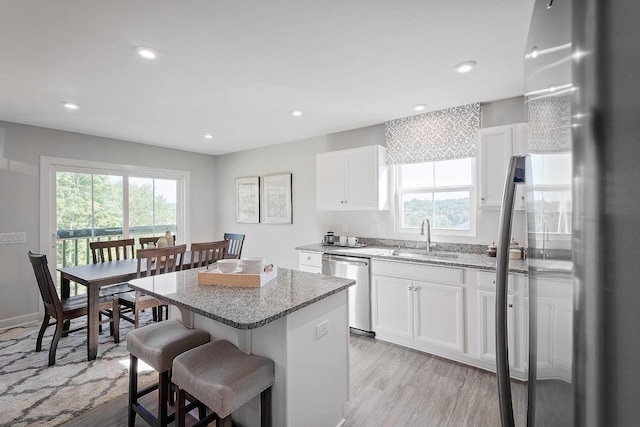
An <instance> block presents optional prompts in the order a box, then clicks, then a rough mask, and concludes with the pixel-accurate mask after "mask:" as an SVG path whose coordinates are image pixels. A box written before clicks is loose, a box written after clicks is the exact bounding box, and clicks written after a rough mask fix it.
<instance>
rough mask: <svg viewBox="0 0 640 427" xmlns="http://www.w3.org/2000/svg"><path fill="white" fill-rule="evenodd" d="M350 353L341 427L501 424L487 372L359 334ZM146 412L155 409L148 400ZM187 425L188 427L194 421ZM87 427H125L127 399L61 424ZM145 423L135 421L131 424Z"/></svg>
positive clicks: (520, 395) (517, 389)
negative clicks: (346, 393)
mask: <svg viewBox="0 0 640 427" xmlns="http://www.w3.org/2000/svg"><path fill="white" fill-rule="evenodd" d="M349 351H350V355H349V356H350V357H349V358H350V400H349V402H348V403H347V405H346V406H345V409H344V414H345V418H346V423H345V424H344V427H374V426H397V427H410V426H415V427H428V426H499V425H500V413H499V409H498V388H497V384H496V378H495V375H494V374H492V373H489V372H485V371H482V370H478V369H475V368H471V367H467V366H465V365H462V364H458V363H453V362H450V361H447V360H445V359H441V358H438V357H434V356H430V355H428V354H425V353H422V352H419V351H414V350H410V349H408V348H405V347H401V346H396V345H393V344H388V343H385V342H383V341H379V340H375V339H372V338H367V337H362V336H359V335H351V343H350V347H349ZM512 390H513V397H514V401H519V402H523V401H524V397H525V393H526V388H525V386H524V385H523V384H521V383H512ZM153 396H155V393H154V394H153ZM146 398H151V396H146ZM151 408H152V409H153V410H154V411H155V405H154V404H153V402H150V409H151ZM514 411H515V414H516V421H517V422H516V425H524V424H523V420H524V418H525V416H526V414H525V408H524V403H521V404H517V405H515V406H514ZM190 421H191V422H188V423H187V425H192V424H193V423H194V422H195V420H190ZM87 425H100V426H104V427H116V426H125V425H127V397H126V396H123V397H120V398H118V399H116V400H114V401H112V402H109V403H106V404H105V405H103V406H101V407H99V408H97V409H94V410H93V411H90V412H87V413H86V414H84V415H82V416H80V417H78V418H76V419H75V420H73V421H72V422H69V423H66V424H64V426H65V427H80V426H87ZM145 425H146V424H145V423H144V421H142V420H140V418H139V417H137V418H136V426H145ZM274 427H278V426H274ZM331 427H333V426H331Z"/></svg>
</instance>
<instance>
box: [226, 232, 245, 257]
mask: <svg viewBox="0 0 640 427" xmlns="http://www.w3.org/2000/svg"><path fill="white" fill-rule="evenodd" d="M224 240H228V241H229V248H228V249H227V254H226V256H225V258H235V259H240V257H241V256H242V245H243V244H244V234H234V233H224Z"/></svg>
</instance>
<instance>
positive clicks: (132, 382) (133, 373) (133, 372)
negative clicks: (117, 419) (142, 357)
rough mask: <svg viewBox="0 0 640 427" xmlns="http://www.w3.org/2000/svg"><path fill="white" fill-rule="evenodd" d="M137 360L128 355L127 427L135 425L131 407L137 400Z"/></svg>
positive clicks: (134, 416)
mask: <svg viewBox="0 0 640 427" xmlns="http://www.w3.org/2000/svg"><path fill="white" fill-rule="evenodd" d="M137 396H138V358H137V357H135V356H134V355H132V354H131V355H129V415H128V417H127V421H128V425H129V427H134V425H135V423H136V412H135V411H134V410H133V406H134V405H135V404H136V403H137V401H138V399H137Z"/></svg>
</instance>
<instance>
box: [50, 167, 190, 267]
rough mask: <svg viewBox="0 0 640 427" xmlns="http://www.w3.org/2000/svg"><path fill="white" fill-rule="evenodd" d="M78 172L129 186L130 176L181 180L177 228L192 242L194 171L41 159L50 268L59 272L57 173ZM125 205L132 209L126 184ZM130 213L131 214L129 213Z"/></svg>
mask: <svg viewBox="0 0 640 427" xmlns="http://www.w3.org/2000/svg"><path fill="white" fill-rule="evenodd" d="M57 172H76V173H90V174H102V175H118V176H122V177H123V180H125V181H124V182H127V183H128V179H129V177H142V178H155V179H175V180H176V181H177V186H176V187H177V188H176V190H177V194H176V205H177V207H176V229H177V230H179V231H178V233H177V234H178V236H179V238H180V240H181V241H183V242H184V243H187V244H189V243H190V238H189V236H190V230H189V223H188V221H187V219H188V218H189V188H190V172H189V171H182V170H171V169H164V168H162V169H159V168H150V167H144V166H134V165H123V164H117V163H104V162H96V161H88V160H76V159H66V158H59V157H49V156H41V157H40V230H41V232H40V251H41V253H45V254H47V257H48V258H49V267H50V268H52V274H53V273H55V266H56V263H57V251H56V230H57V218H56V173H57ZM123 192H124V193H123V203H124V204H125V205H127V206H128V203H129V186H128V184H127V185H124V188H123ZM127 212H128V211H127ZM122 226H123V231H124V232H125V233H127V234H128V232H129V215H124V218H123V224H122Z"/></svg>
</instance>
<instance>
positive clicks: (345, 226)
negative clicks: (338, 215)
mask: <svg viewBox="0 0 640 427" xmlns="http://www.w3.org/2000/svg"><path fill="white" fill-rule="evenodd" d="M348 231H349V224H342V232H343V233H346V232H348Z"/></svg>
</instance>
